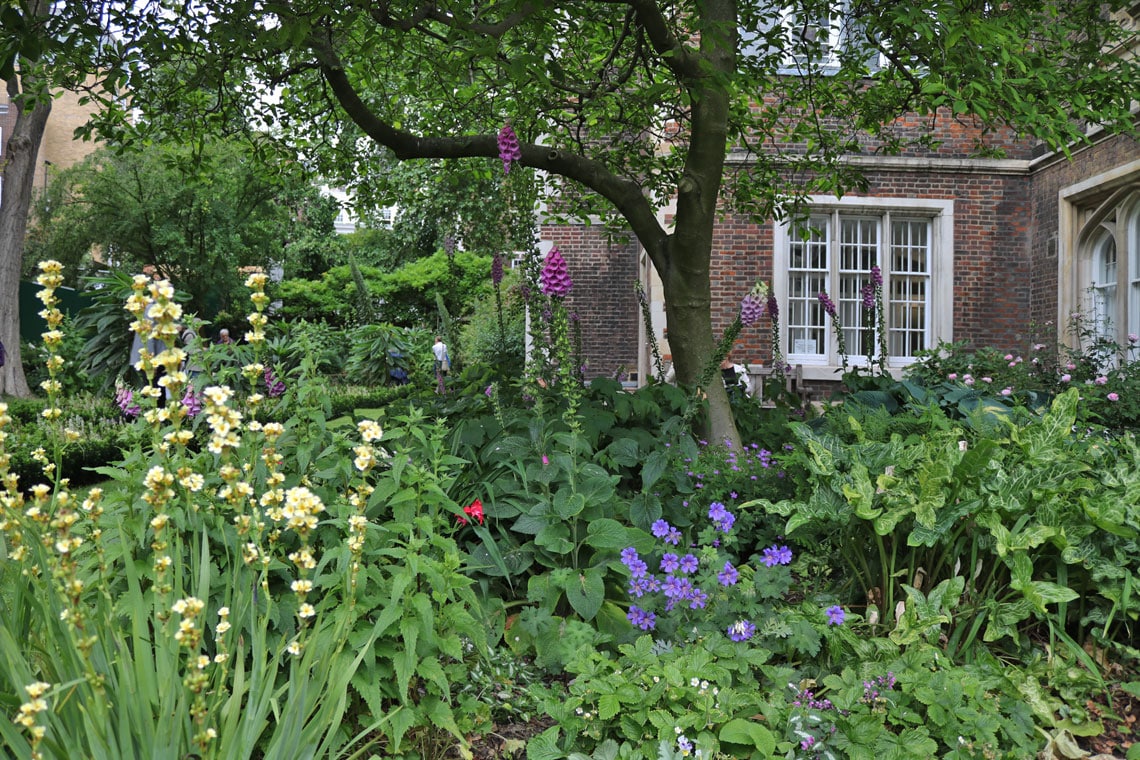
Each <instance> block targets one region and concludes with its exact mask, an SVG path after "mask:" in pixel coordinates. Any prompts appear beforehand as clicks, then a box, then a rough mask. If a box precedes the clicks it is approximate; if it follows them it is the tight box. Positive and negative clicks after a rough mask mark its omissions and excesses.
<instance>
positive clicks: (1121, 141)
mask: <svg viewBox="0 0 1140 760" xmlns="http://www.w3.org/2000/svg"><path fill="white" fill-rule="evenodd" d="M1137 159H1140V142H1138V141H1136V140H1134V139H1131V138H1128V137H1109V138H1107V139H1105V140H1102V141H1100V142H1098V143H1097V144H1095V145H1092V146H1090V147H1088V148H1084V149H1082V150H1079V151H1077V152H1076V153H1074V154H1073V158H1072V160H1067V159H1064V158H1063V157H1058V158H1057V159H1055V160H1052V161H1045V162H1043V165H1042V166H1041V167H1040V168H1038V169H1037V171H1035V172H1034V174H1033V184H1032V188H1031V200H1032V204H1033V224H1032V231H1031V236H1030V241H1029V245H1030V250H1031V252H1032V255H1031V258H1032V262H1033V267H1032V292H1031V311H1032V314H1033V319H1034V320H1036V321H1037V322H1040V323H1044V322H1049V321H1055V320H1056V318H1057V289H1058V282H1057V251H1058V240H1057V233H1058V228H1059V216H1058V215H1059V205H1060V204H1059V198H1058V193H1059V192H1060V191H1061V190H1062V189H1063V188H1065V187H1068V186H1070V185H1074V184H1076V183H1078V182H1081V181H1082V180H1085V179H1088V178H1090V177H1095V176H1096V175H1098V174H1103V173H1105V172H1107V171H1110V170H1111V169H1113V168H1114V167H1116V166H1120V165H1122V164H1126V163H1129V162H1131V161H1135V160H1137ZM1060 327H1061V328H1062V330H1063V329H1064V327H1065V325H1061V326H1060Z"/></svg>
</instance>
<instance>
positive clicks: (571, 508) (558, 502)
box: [554, 488, 586, 520]
mask: <svg viewBox="0 0 1140 760" xmlns="http://www.w3.org/2000/svg"><path fill="white" fill-rule="evenodd" d="M585 508H586V497H585V496H583V495H582V494H580V493H575V492H573V491H571V490H570V489H569V488H562V489H560V490H559V491H558V493H556V494H554V513H555V514H556V515H558V516H559V517H561V518H562V519H563V520H569V519H570V518H571V517H574V516H575V515H577V514H578V513H580V512H581V511H582V510H583V509H585Z"/></svg>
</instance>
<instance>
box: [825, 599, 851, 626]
mask: <svg viewBox="0 0 1140 760" xmlns="http://www.w3.org/2000/svg"><path fill="white" fill-rule="evenodd" d="M823 612H824V614H825V615H827V624H828V625H843V621H844V620H845V619H846V618H847V613H846V612H844V611H843V608H842V607H840V606H839V605H838V604H833V605H832V606H830V607H828V608H827V609H826V610H824V611H823Z"/></svg>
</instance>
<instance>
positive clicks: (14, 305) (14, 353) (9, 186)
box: [0, 70, 51, 396]
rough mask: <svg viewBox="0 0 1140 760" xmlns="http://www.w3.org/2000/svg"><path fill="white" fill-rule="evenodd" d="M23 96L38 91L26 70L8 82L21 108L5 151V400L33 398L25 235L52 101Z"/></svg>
mask: <svg viewBox="0 0 1140 760" xmlns="http://www.w3.org/2000/svg"><path fill="white" fill-rule="evenodd" d="M21 84H22V89H23V92H25V93H26V92H29V91H32V90H34V89H35V76H34V75H33V74H31V73H28V72H27V71H26V70H25V71H24V72H22V73H21V74H18V75H17V78H15V79H13V80H12V81H10V82H8V94H9V96H10V97H11V100H12V102H13V103H14V104H15V106H16V126H15V127H14V128H13V129H12V134H11V136H10V137H9V138H8V144H7V146H5V149H4V156H5V158H6V161H5V163H4V195H3V197H2V200H0V304H3V307H2V308H0V341H2V342H3V343H4V348H5V350H6V351H7V361H6V362H5V363H4V366H3V367H0V396H3V395H8V396H30V395H31V391H30V390H29V388H28V381H27V380H26V379H25V378H24V366H23V364H22V363H21V361H20V268H21V265H22V264H23V260H24V234H25V233H26V232H27V229H28V209H29V208H30V207H31V205H32V183H33V180H34V179H35V175H36V156H37V155H38V153H39V148H40V141H41V140H42V139H43V136H44V127H45V126H46V125H47V120H48V115H49V114H50V113H51V99H50V97H47V96H45V97H42V98H36V99H35V100H33V101H30V102H28V101H25V100H24V99H23V98H21V97H20V94H21Z"/></svg>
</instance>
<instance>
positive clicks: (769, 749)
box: [720, 718, 776, 756]
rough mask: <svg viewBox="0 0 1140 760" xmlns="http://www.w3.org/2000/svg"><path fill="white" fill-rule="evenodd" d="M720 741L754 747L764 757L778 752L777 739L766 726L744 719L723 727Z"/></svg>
mask: <svg viewBox="0 0 1140 760" xmlns="http://www.w3.org/2000/svg"><path fill="white" fill-rule="evenodd" d="M720 740H721V741H722V742H728V743H730V744H743V745H745V746H747V747H754V748H755V749H756V750H757V751H758V752H760V753H761V755H763V756H770V755H771V754H772V753H773V752H775V751H776V737H775V736H773V735H772V732H771V731H769V730H768V729H767V728H765V727H764V726H761V725H760V724H759V723H753V722H752V721H750V720H744V719H743V718H733V719H732V720H730V721H729V722H728V723H725V724H724V725H723V726H721V729H720Z"/></svg>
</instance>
